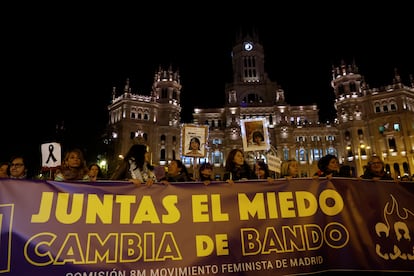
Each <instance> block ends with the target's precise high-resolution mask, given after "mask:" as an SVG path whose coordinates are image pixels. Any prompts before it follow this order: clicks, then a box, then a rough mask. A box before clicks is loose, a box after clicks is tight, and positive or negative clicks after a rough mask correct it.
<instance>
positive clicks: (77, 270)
mask: <svg viewBox="0 0 414 276" xmlns="http://www.w3.org/2000/svg"><path fill="white" fill-rule="evenodd" d="M0 208H1V213H0V222H1V239H0V250H1V251H0V274H4V275H42V276H48V275H50V276H60V275H62V276H81V275H88V276H89V275H90V276H92V275H93V276H97V275H102V276H104V275H105V276H107V275H112V276H115V275H132V276H138V275H154V276H158V275H160V276H163V275H240V274H243V275H290V274H299V273H303V274H306V273H315V272H322V271H358V272H372V271H378V272H381V273H385V272H410V271H411V272H414V183H413V182H400V183H395V182H392V181H370V180H358V179H345V178H335V179H332V180H326V179H319V180H314V179H310V178H301V179H293V180H289V181H288V180H275V181H274V182H273V183H268V182H260V181H246V182H241V183H236V184H234V185H230V184H228V183H225V182H213V183H212V184H210V185H209V186H205V185H204V184H203V183H178V184H173V185H168V186H164V185H161V184H155V185H153V186H152V187H146V186H141V187H136V186H134V185H133V184H130V183H126V182H105V181H103V182H94V183H70V182H55V181H37V180H12V179H2V180H0Z"/></svg>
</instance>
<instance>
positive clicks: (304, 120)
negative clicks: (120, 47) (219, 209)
mask: <svg viewBox="0 0 414 276" xmlns="http://www.w3.org/2000/svg"><path fill="white" fill-rule="evenodd" d="M232 59H233V60H232V61H233V63H232V64H233V82H231V83H228V84H226V88H225V91H224V93H225V97H226V102H225V105H224V106H223V107H221V108H207V109H195V110H194V112H193V121H192V122H185V123H188V124H194V125H208V126H209V128H208V129H209V131H208V142H207V145H206V152H207V156H206V157H205V158H197V159H196V160H194V159H193V158H192V157H185V156H182V150H181V127H182V123H181V117H180V114H181V109H182V107H181V105H180V91H181V82H180V76H179V73H178V71H174V70H173V69H172V68H171V67H170V68H168V70H164V69H161V68H159V70H158V72H156V74H155V76H154V81H153V85H152V90H151V93H150V95H149V96H143V95H136V94H133V93H132V91H131V87H130V85H129V81H127V82H126V84H125V88H124V90H123V91H122V94H120V95H117V91H116V89H115V88H114V90H113V99H112V103H111V104H110V105H109V107H108V110H109V118H110V120H109V125H108V126H109V134H110V139H109V145H110V148H111V151H110V152H111V154H110V156H109V157H111V158H109V159H111V160H112V163H110V167H109V169H110V170H111V164H112V165H113V164H114V163H113V162H116V159H117V158H118V156H119V155H122V154H125V153H126V152H127V150H128V149H129V147H130V146H131V145H132V144H134V143H143V144H146V145H148V147H149V148H150V151H151V152H152V159H153V160H152V161H153V163H154V164H160V165H165V164H166V163H167V162H168V161H169V160H172V159H182V160H183V161H184V162H185V163H186V164H187V166H188V167H189V168H190V170H191V168H192V166H193V165H194V164H197V163H203V162H205V161H208V162H210V163H213V164H214V165H215V167H216V172H217V174H222V172H223V167H224V166H225V159H226V156H227V154H228V153H229V151H230V150H231V149H233V148H240V149H242V148H243V143H242V137H241V126H240V122H241V121H243V120H244V119H251V118H265V121H266V124H267V129H268V136H269V142H270V144H271V147H270V149H269V151H267V152H263V151H261V152H248V157H249V158H250V160H253V159H255V158H266V156H267V154H269V153H270V154H273V155H277V156H278V157H279V158H280V159H282V160H287V159H292V158H295V159H297V160H299V162H300V164H301V166H300V174H301V175H302V176H312V175H313V174H314V173H315V172H316V171H317V161H318V160H319V158H320V157H321V156H323V155H326V154H328V153H329V154H334V155H336V156H338V157H339V159H340V161H341V163H343V164H348V165H350V166H351V167H353V168H354V171H355V175H356V176H359V175H361V174H362V172H363V167H364V166H365V165H366V163H367V159H368V158H369V156H371V155H379V156H381V157H382V158H383V160H384V161H385V163H386V168H387V170H388V171H389V172H390V173H391V174H392V175H393V176H394V177H395V178H397V177H400V176H402V175H404V174H408V175H412V174H413V173H414V80H413V79H412V78H411V80H410V82H411V83H410V85H409V86H406V85H404V84H403V83H402V81H401V78H400V76H399V75H398V73H397V72H396V73H395V77H394V82H393V83H392V84H390V85H389V86H387V87H382V88H372V89H371V88H369V87H368V85H367V84H366V83H365V81H364V78H363V75H361V74H360V73H359V71H358V68H357V66H356V64H349V65H347V64H345V63H343V64H341V65H340V66H338V67H336V68H334V69H333V70H332V81H331V85H332V88H333V90H334V93H335V108H336V110H337V118H336V120H335V121H334V122H331V123H321V122H319V117H318V112H319V109H318V107H317V106H316V105H305V106H292V105H289V104H288V103H286V102H285V97H284V91H283V89H281V88H280V86H279V85H278V84H277V83H276V82H274V81H271V80H270V79H269V78H268V76H267V74H266V72H265V69H264V60H265V55H264V50H263V46H262V45H261V44H260V42H259V40H258V38H257V36H253V37H252V36H244V37H242V36H240V37H239V38H238V39H237V41H236V44H235V46H234V48H233V51H232ZM309 93H312V91H309ZM184 150H185V149H184Z"/></svg>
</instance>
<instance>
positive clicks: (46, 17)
mask: <svg viewBox="0 0 414 276" xmlns="http://www.w3.org/2000/svg"><path fill="white" fill-rule="evenodd" d="M53 8H54V7H49V9H53ZM101 8H102V7H101ZM105 8H106V9H105V11H103V10H99V12H98V11H97V10H96V9H94V8H93V7H91V8H85V7H83V8H82V9H81V8H80V7H70V8H67V7H66V8H62V7H59V8H56V12H51V13H36V14H34V13H30V16H29V15H28V14H29V11H26V13H25V12H19V13H17V12H16V16H15V17H13V18H14V19H13V21H12V22H10V23H9V25H10V28H5V29H6V31H5V32H4V33H3V35H2V41H3V42H2V49H3V50H2V53H3V54H2V60H3V62H2V67H3V70H2V71H3V73H2V79H3V86H2V93H1V95H2V100H1V102H2V107H1V111H0V112H1V118H2V129H3V131H2V136H3V137H2V142H1V144H0V145H1V146H0V161H8V160H9V158H10V157H11V156H12V155H14V154H19V153H21V152H23V153H25V154H28V153H30V155H31V156H32V158H33V159H35V160H36V158H39V157H38V156H36V154H38V151H39V149H40V144H41V143H45V142H50V141H53V140H54V139H55V138H56V136H55V126H56V124H58V123H61V122H64V126H65V129H66V133H67V138H66V141H67V145H65V146H67V147H71V146H79V147H81V148H83V149H88V150H90V151H91V152H92V151H93V150H92V149H91V148H92V147H94V145H95V144H96V141H97V140H98V139H99V135H100V134H101V133H102V131H103V130H104V128H105V126H106V124H107V122H108V112H107V106H108V105H109V103H110V100H111V95H112V87H114V86H115V87H117V90H118V93H120V92H121V90H122V89H123V86H124V83H125V80H126V78H129V79H130V82H131V87H132V92H133V93H136V94H144V95H145V94H146V95H149V93H150V90H151V84H152V82H153V76H154V73H155V72H156V71H157V69H158V67H159V66H160V65H161V66H162V67H163V68H167V67H168V66H170V65H171V66H172V67H173V69H178V70H179V72H180V75H181V84H182V86H183V88H182V91H181V104H182V108H183V113H182V119H183V122H190V119H191V113H192V111H193V108H194V107H222V106H223V105H224V95H225V91H224V87H225V83H226V82H230V81H231V80H232V79H231V77H232V75H231V69H232V68H231V56H230V54H231V50H232V47H233V46H234V41H235V39H236V36H237V34H238V33H239V32H240V31H242V33H248V32H251V31H252V30H255V31H256V32H257V33H258V35H259V40H260V41H261V43H262V45H263V47H264V51H265V67H266V70H267V72H268V76H269V78H270V79H271V80H272V81H275V82H277V83H279V85H280V86H281V88H282V89H284V91H285V97H286V101H287V102H288V103H289V104H291V105H300V104H313V103H316V104H318V106H319V108H320V109H321V117H322V118H321V119H322V120H325V119H329V118H331V117H332V116H333V111H334V110H333V109H332V106H331V105H330V104H328V102H329V100H330V99H332V93H333V92H332V89H331V87H330V80H331V68H332V65H339V64H340V62H341V60H345V61H346V62H348V63H349V62H352V61H353V60H355V62H356V64H357V66H358V67H359V69H360V73H361V74H362V75H364V76H365V80H366V81H367V82H368V83H369V84H370V87H378V86H381V85H386V84H390V83H392V80H393V77H394V69H395V68H396V69H397V70H398V72H399V73H400V75H401V77H402V80H403V82H404V83H405V84H407V85H408V83H409V74H414V50H413V49H414V47H413V46H412V42H410V41H412V39H413V29H414V28H413V27H414V23H413V20H412V14H411V15H410V14H407V13H408V11H409V10H410V9H408V8H407V7H402V6H396V7H389V6H388V7H387V8H385V7H384V9H383V10H382V11H378V10H362V9H361V8H360V7H354V8H350V7H349V9H348V10H346V11H342V12H338V10H333V9H332V10H331V11H330V12H327V11H326V9H329V7H325V10H324V12H322V11H321V12H316V13H309V11H308V8H315V9H316V7H302V9H301V10H302V12H300V11H297V10H294V12H290V13H288V12H285V11H283V10H281V9H276V8H274V7H273V8H272V9H270V8H268V7H263V6H261V8H260V9H256V10H255V11H256V12H258V15H256V16H251V15H249V14H248V11H249V10H250V9H251V7H246V10H243V11H241V12H236V11H231V12H229V11H227V12H224V11H223V10H222V9H219V8H217V7H215V8H209V9H204V10H203V15H200V14H199V13H198V12H197V11H199V10H200V9H201V8H195V7H194V8H191V7H187V12H176V11H175V10H172V9H169V8H168V9H167V8H165V7H164V6H159V7H156V8H153V9H146V10H143V8H137V7H134V8H132V7H128V6H125V7H122V8H118V9H115V8H113V7H110V6H108V7H105ZM260 10H263V11H265V12H260ZM388 12H390V14H388ZM17 23H18V24H17ZM12 25H13V26H12Z"/></svg>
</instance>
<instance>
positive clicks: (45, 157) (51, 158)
mask: <svg viewBox="0 0 414 276" xmlns="http://www.w3.org/2000/svg"><path fill="white" fill-rule="evenodd" d="M41 151H42V167H47V168H54V167H57V166H60V165H61V159H62V158H61V156H62V155H61V147H60V144H59V143H46V144H42V146H41Z"/></svg>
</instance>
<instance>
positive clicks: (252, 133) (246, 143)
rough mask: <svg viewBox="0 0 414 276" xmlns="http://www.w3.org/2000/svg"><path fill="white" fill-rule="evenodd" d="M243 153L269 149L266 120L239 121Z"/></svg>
mask: <svg viewBox="0 0 414 276" xmlns="http://www.w3.org/2000/svg"><path fill="white" fill-rule="evenodd" d="M240 124H241V134H242V140H243V150H244V151H257V150H267V149H269V145H270V144H269V133H268V130H267V125H266V119H265V118H259V119H243V120H240Z"/></svg>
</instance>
